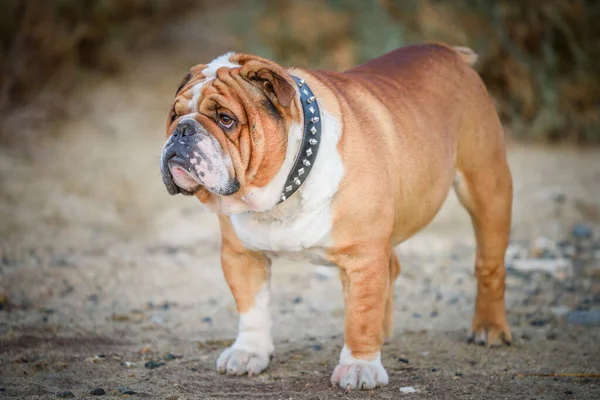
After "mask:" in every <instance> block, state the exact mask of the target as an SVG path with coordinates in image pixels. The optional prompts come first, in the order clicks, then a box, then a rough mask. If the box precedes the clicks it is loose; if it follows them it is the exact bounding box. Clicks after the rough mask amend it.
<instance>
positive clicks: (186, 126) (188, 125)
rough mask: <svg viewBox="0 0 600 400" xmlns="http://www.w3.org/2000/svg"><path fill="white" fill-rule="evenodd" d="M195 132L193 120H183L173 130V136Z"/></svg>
mask: <svg viewBox="0 0 600 400" xmlns="http://www.w3.org/2000/svg"><path fill="white" fill-rule="evenodd" d="M194 133H195V129H194V123H193V122H192V121H187V120H186V121H181V122H180V123H179V124H177V127H176V128H175V130H174V131H173V138H174V139H176V138H179V137H183V136H188V135H193V134H194Z"/></svg>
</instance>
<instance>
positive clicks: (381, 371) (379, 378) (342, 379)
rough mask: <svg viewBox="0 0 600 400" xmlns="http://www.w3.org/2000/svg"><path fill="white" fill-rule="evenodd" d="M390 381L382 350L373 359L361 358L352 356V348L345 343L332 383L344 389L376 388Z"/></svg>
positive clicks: (332, 376)
mask: <svg viewBox="0 0 600 400" xmlns="http://www.w3.org/2000/svg"><path fill="white" fill-rule="evenodd" d="M388 383H389V377H388V374H387V372H386V370H385V368H383V365H382V364H381V352H379V351H378V352H377V353H376V356H375V357H374V359H373V360H360V359H357V358H354V357H352V353H351V352H350V349H348V347H347V346H346V344H344V348H343V349H342V351H341V353H340V362H339V364H338V365H337V367H335V369H334V370H333V374H332V375H331V384H332V385H339V386H340V387H341V388H342V389H346V390H353V389H374V388H376V387H378V386H384V385H387V384H388Z"/></svg>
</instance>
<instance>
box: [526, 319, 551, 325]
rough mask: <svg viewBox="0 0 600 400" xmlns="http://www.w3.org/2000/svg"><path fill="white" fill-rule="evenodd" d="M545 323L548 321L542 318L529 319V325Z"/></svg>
mask: <svg viewBox="0 0 600 400" xmlns="http://www.w3.org/2000/svg"><path fill="white" fill-rule="evenodd" d="M547 323H548V321H547V320H545V319H542V318H536V319H534V320H531V321H529V325H531V326H538V327H540V326H545V325H546V324H547Z"/></svg>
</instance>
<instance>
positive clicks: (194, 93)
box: [175, 53, 240, 109]
mask: <svg viewBox="0 0 600 400" xmlns="http://www.w3.org/2000/svg"><path fill="white" fill-rule="evenodd" d="M233 54H234V53H226V54H223V55H222V56H220V57H217V58H215V59H214V60H213V61H211V62H210V63H209V64H200V65H196V66H194V67H192V69H191V70H190V72H189V73H188V74H187V75H186V76H185V78H184V79H183V81H182V82H181V84H180V85H179V87H178V88H177V92H176V94H175V98H177V97H179V96H185V97H186V98H187V104H186V105H187V107H188V108H190V109H193V108H195V107H196V105H197V104H198V101H199V100H200V96H201V95H202V92H203V89H204V88H205V87H206V86H207V85H210V83H211V82H212V81H214V80H215V79H216V77H217V71H218V70H219V69H220V68H223V67H225V68H238V67H240V64H236V63H234V62H232V61H231V60H230V58H231V56H232V55H233Z"/></svg>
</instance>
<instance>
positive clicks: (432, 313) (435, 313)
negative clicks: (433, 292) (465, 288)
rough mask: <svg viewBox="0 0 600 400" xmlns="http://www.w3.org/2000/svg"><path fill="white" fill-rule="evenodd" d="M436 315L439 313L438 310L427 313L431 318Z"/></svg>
mask: <svg viewBox="0 0 600 400" xmlns="http://www.w3.org/2000/svg"><path fill="white" fill-rule="evenodd" d="M438 315H440V313H439V312H437V311H432V312H431V314H429V316H430V317H431V318H435V317H437V316H438Z"/></svg>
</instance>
